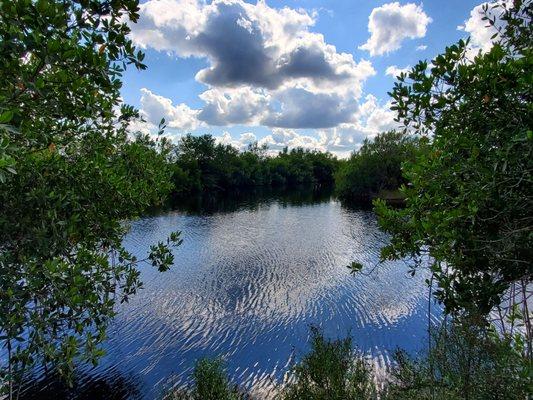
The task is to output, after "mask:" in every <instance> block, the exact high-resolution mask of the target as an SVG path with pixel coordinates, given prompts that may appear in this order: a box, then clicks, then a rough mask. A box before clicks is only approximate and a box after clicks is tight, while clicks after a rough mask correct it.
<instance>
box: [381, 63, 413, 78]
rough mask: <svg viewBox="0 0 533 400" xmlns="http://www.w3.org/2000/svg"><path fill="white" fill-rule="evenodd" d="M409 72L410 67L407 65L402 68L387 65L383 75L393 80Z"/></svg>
mask: <svg viewBox="0 0 533 400" xmlns="http://www.w3.org/2000/svg"><path fill="white" fill-rule="evenodd" d="M410 70H411V67H410V66H409V65H408V66H406V67H404V68H400V67H397V66H396V65H389V66H388V67H387V69H386V70H385V75H390V76H392V77H393V78H396V77H397V76H400V74H402V73H408V72H409V71H410Z"/></svg>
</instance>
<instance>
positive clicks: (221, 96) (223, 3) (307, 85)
mask: <svg viewBox="0 0 533 400" xmlns="http://www.w3.org/2000/svg"><path fill="white" fill-rule="evenodd" d="M315 18H316V14H315V13H313V12H311V13H309V12H307V11H304V10H301V9H291V8H288V7H285V8H281V9H276V8H271V7H269V6H268V5H267V4H266V3H265V2H264V1H258V2H257V4H249V3H246V2H244V1H243V0H215V1H213V2H211V3H206V2H201V1H197V0H160V1H156V0H149V1H148V2H146V3H144V4H141V6H140V19H139V22H138V23H137V24H134V25H133V26H132V33H131V36H132V38H133V40H134V41H135V43H136V44H137V45H139V46H141V47H144V48H147V47H150V48H153V49H155V50H158V51H164V52H167V53H169V54H172V55H175V56H178V57H201V58H204V59H207V61H208V67H207V68H204V69H202V70H200V71H198V73H197V74H196V79H197V80H198V81H200V82H202V83H204V84H206V85H207V86H208V89H207V90H206V91H205V92H204V93H202V94H201V95H200V98H201V99H202V100H203V101H204V102H205V106H204V107H203V109H202V110H200V111H198V113H197V114H196V116H197V118H198V119H199V120H200V121H203V122H205V123H207V124H210V125H219V126H224V125H235V124H252V125H255V124H264V125H267V126H269V127H284V128H323V127H333V126H337V125H339V124H342V123H346V122H349V121H351V119H352V118H353V115H354V113H355V112H356V111H357V100H358V99H359V97H360V96H361V93H362V88H361V87H362V82H364V80H366V79H367V78H368V77H369V76H372V75H374V74H375V73H376V71H375V70H374V68H373V67H372V64H371V63H370V62H369V61H367V60H361V61H359V62H356V61H355V60H354V58H353V56H352V55H351V54H348V53H342V52H338V51H337V49H336V48H335V46H332V45H330V44H328V43H326V42H325V40H324V37H323V35H321V34H319V33H316V32H312V31H311V30H310V29H311V27H312V26H313V24H314V23H315ZM304 109H305V111H304Z"/></svg>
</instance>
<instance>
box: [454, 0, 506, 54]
mask: <svg viewBox="0 0 533 400" xmlns="http://www.w3.org/2000/svg"><path fill="white" fill-rule="evenodd" d="M497 3H500V4H501V3H507V4H510V3H511V0H504V1H500V2H497ZM487 4H488V5H489V15H492V16H493V17H494V16H498V15H494V13H493V12H491V11H492V9H491V7H492V6H493V5H494V4H495V3H481V4H479V5H478V6H476V7H474V8H473V9H472V10H471V11H470V17H469V18H468V19H467V20H466V21H465V22H464V24H463V25H459V26H458V27H457V29H458V30H460V31H465V32H466V33H468V34H469V35H470V49H469V50H468V54H467V55H468V57H469V58H473V57H474V56H475V55H477V54H478V53H479V51H481V52H487V51H489V50H490V49H491V48H492V46H493V44H494V40H497V39H496V38H495V39H492V36H493V35H494V34H495V33H496V32H497V29H496V28H495V27H493V26H491V25H490V24H489V23H488V22H487V21H483V19H482V18H483V17H484V13H483V6H484V5H487ZM496 10H498V9H496ZM496 25H497V26H500V27H501V26H502V25H503V21H501V20H500V19H498V18H496Z"/></svg>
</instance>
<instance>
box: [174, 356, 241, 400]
mask: <svg viewBox="0 0 533 400" xmlns="http://www.w3.org/2000/svg"><path fill="white" fill-rule="evenodd" d="M192 375H193V380H194V384H193V386H192V388H190V389H188V390H187V389H186V390H173V391H171V392H170V393H169V394H168V395H167V396H166V397H165V400H244V399H247V398H248V397H247V396H246V395H245V394H244V393H242V392H241V391H240V390H239V388H238V386H237V385H234V384H232V383H231V382H230V380H229V378H228V375H227V372H226V370H225V368H224V363H223V362H222V360H220V359H208V358H202V359H200V360H198V361H197V362H196V365H195V367H194V371H193V374H192Z"/></svg>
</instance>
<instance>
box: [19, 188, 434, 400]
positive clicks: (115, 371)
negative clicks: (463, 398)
mask: <svg viewBox="0 0 533 400" xmlns="http://www.w3.org/2000/svg"><path fill="white" fill-rule="evenodd" d="M174 230H180V231H182V236H183V239H184V241H183V244H182V245H181V246H180V247H179V248H178V249H177V250H176V251H175V257H176V261H175V265H174V266H173V268H172V269H171V270H170V271H168V272H166V273H159V272H157V271H155V270H154V269H152V268H151V267H149V266H146V267H143V269H142V279H143V281H144V284H145V286H144V289H142V290H141V291H140V293H138V294H137V295H136V296H135V297H134V298H132V299H131V301H130V302H129V303H128V304H125V305H122V306H121V307H119V310H118V311H119V313H118V316H117V318H116V319H115V321H114V322H113V324H112V326H111V327H110V329H109V340H108V341H107V343H106V350H107V355H106V356H105V358H104V359H103V360H102V362H101V364H100V365H99V366H98V367H97V368H95V369H82V370H81V371H80V373H79V375H78V381H77V382H76V388H75V392H76V393H77V395H76V396H75V398H87V399H89V398H90V399H97V398H106V399H108V398H116V399H151V398H156V397H157V396H158V395H160V393H162V391H163V390H164V389H165V388H168V387H171V386H181V385H183V384H185V383H187V382H188V377H189V376H190V373H191V370H192V367H193V366H194V362H195V360H196V359H198V358H199V357H204V356H209V357H213V356H220V357H223V358H224V359H225V360H226V362H227V367H228V371H229V373H230V375H231V377H232V378H233V379H234V380H235V381H237V382H238V383H240V384H242V385H244V386H246V387H247V388H250V389H252V390H253V392H254V393H256V394H257V395H258V396H259V398H267V397H268V396H269V395H271V394H272V393H273V391H272V388H273V387H275V386H276V384H277V382H279V381H281V380H282V379H283V376H284V373H285V372H286V371H287V369H288V368H289V367H290V365H291V362H293V361H294V360H295V359H298V357H299V356H301V355H302V354H303V353H305V351H306V350H307V349H308V335H309V329H308V328H309V325H310V324H313V325H317V326H320V327H321V328H322V330H323V331H324V333H325V335H326V336H328V337H344V336H346V335H348V334H350V335H351V336H352V337H353V342H354V343H355V344H356V345H357V346H358V348H359V349H360V350H361V351H362V352H363V353H364V354H365V355H367V356H368V357H369V358H371V359H372V360H374V362H375V363H376V365H377V366H381V367H383V366H386V365H387V364H388V363H389V362H390V355H391V353H392V352H393V351H394V350H395V349H396V348H398V347H402V348H404V349H406V350H408V351H411V352H413V351H417V350H420V349H421V347H422V346H423V345H424V341H425V337H426V329H427V292H428V289H427V287H426V285H425V283H424V279H425V278H426V276H424V274H423V273H421V274H419V275H416V276H415V277H414V278H412V277H411V276H410V275H408V274H407V268H406V266H405V264H404V263H402V262H399V263H386V264H383V265H380V266H379V267H378V268H376V269H375V270H374V271H373V272H372V273H370V274H369V275H364V274H359V275H357V276H352V275H350V273H349V271H348V269H347V268H346V265H348V264H349V263H350V262H351V261H354V260H357V261H360V262H362V263H363V264H365V265H367V267H366V269H365V270H364V271H363V272H365V273H368V272H370V270H371V269H372V266H373V265H375V264H376V263H377V261H378V257H379V248H380V247H381V246H382V245H383V244H384V243H386V240H387V237H386V235H384V234H383V233H382V232H380V230H379V229H378V227H377V223H376V218H375V216H374V215H373V213H372V212H371V211H369V210H363V209H350V208H346V207H344V206H342V205H341V204H340V203H339V202H338V201H336V200H335V199H333V198H332V197H331V195H330V193H328V192H325V193H324V192H314V191H309V190H308V191H293V192H291V193H284V194H283V193H282V194H272V193H268V195H265V194H260V195H257V194H248V195H247V196H240V197H237V198H231V199H224V201H222V200H220V199H218V200H216V201H211V202H208V203H207V204H206V203H203V204H202V203H195V202H191V204H189V205H188V208H187V209H186V210H180V211H169V212H164V213H160V214H159V215H155V216H151V217H148V218H144V219H142V220H139V221H136V222H133V223H132V224H131V231H130V233H129V234H128V236H127V237H126V240H125V244H126V247H127V248H128V249H129V250H130V251H132V252H133V253H134V254H136V255H138V256H139V257H142V256H143V255H145V253H146V252H147V250H148V247H149V245H150V244H152V243H154V242H157V241H159V240H163V239H164V238H165V237H166V236H167V235H168V234H169V233H170V232H171V231H174ZM38 390H40V391H41V392H40V393H39V394H38V395H36V396H37V397H38V398H41V399H42V398H45V396H46V393H48V394H50V395H51V396H53V397H54V398H55V399H58V398H60V397H61V396H63V397H71V395H69V392H68V390H62V389H60V388H59V386H57V384H55V383H54V382H50V381H46V383H44V382H41V383H39V384H36V386H35V388H34V390H32V391H31V392H33V391H38ZM71 393H72V391H71ZM32 395H33V394H32ZM32 395H30V391H28V392H27V396H28V398H30V397H32Z"/></svg>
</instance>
